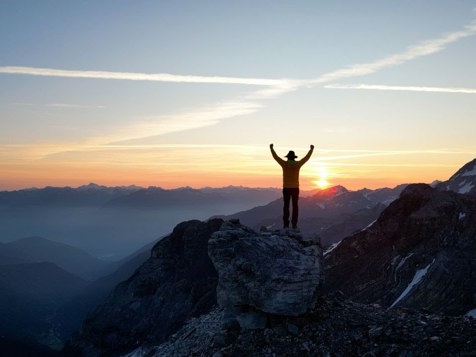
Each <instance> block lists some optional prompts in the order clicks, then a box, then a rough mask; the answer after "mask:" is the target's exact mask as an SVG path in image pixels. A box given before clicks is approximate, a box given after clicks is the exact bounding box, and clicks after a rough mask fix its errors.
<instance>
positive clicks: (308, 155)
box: [299, 145, 314, 164]
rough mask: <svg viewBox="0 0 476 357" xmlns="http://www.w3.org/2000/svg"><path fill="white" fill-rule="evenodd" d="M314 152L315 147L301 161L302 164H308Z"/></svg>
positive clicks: (312, 146)
mask: <svg viewBox="0 0 476 357" xmlns="http://www.w3.org/2000/svg"><path fill="white" fill-rule="evenodd" d="M313 151H314V145H311V147H310V149H309V151H308V153H307V154H306V156H304V157H303V158H302V159H301V160H299V162H300V163H302V164H305V163H306V162H307V160H309V159H310V158H311V155H312V152H313Z"/></svg>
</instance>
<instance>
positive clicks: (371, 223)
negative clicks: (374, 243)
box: [361, 220, 377, 232]
mask: <svg viewBox="0 0 476 357" xmlns="http://www.w3.org/2000/svg"><path fill="white" fill-rule="evenodd" d="M375 222H377V220H375V221H373V222H370V223H369V225H368V226H367V227H365V228H364V229H362V230H361V232H363V231H365V230H366V229H369V228H370V227H372V226H373V225H374V223H375Z"/></svg>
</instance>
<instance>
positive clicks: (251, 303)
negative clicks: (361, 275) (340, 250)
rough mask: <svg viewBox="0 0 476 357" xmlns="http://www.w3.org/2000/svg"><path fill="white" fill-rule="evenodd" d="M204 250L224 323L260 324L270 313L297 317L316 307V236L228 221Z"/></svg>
mask: <svg viewBox="0 0 476 357" xmlns="http://www.w3.org/2000/svg"><path fill="white" fill-rule="evenodd" d="M208 254H209V256H210V258H211V260H212V262H213V264H214V266H215V269H216V270H217V272H218V277H219V280H218V286H217V300H218V305H219V306H220V307H221V308H223V309H224V321H223V324H224V326H225V327H226V326H232V325H233V323H236V322H237V323H239V326H240V327H241V328H242V329H254V328H265V327H266V325H267V323H268V320H269V318H270V317H272V316H300V315H303V314H305V313H306V312H309V311H311V310H312V309H313V308H314V307H315V306H316V302H317V297H318V293H319V287H320V285H321V282H322V279H323V269H322V261H323V259H322V250H321V248H320V245H319V241H318V239H316V238H314V239H313V238H310V239H306V238H305V237H303V236H301V235H300V234H298V233H295V232H293V231H289V230H283V231H273V232H261V233H256V232H255V231H253V230H252V229H250V228H248V227H246V226H243V225H241V224H239V222H238V221H229V222H226V223H224V224H223V225H222V227H221V228H220V230H219V231H217V232H215V233H213V235H212V237H211V238H210V240H209V242H208Z"/></svg>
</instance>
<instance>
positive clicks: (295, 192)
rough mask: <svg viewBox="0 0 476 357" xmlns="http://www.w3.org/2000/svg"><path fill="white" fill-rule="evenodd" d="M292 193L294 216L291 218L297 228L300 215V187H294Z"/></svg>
mask: <svg viewBox="0 0 476 357" xmlns="http://www.w3.org/2000/svg"><path fill="white" fill-rule="evenodd" d="M292 190H293V191H292V193H291V198H292V201H293V216H292V219H291V223H292V225H293V228H297V223H298V217H299V206H298V201H299V188H293V189H292Z"/></svg>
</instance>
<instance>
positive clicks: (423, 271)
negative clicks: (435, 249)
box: [390, 259, 435, 307]
mask: <svg viewBox="0 0 476 357" xmlns="http://www.w3.org/2000/svg"><path fill="white" fill-rule="evenodd" d="M434 262H435V259H433V261H432V262H431V263H430V264H428V265H427V266H426V267H425V268H423V269H419V270H417V271H416V273H415V276H414V277H413V279H412V281H411V282H410V284H408V286H407V287H406V289H405V290H404V291H403V293H401V294H400V296H399V297H398V298H397V300H395V301H394V302H393V304H392V305H390V307H394V306H395V305H397V304H398V303H399V302H400V300H402V299H404V298H405V297H406V296H407V295H408V293H409V292H410V291H411V290H412V289H413V288H414V287H415V286H416V285H418V284H419V283H420V281H421V280H422V279H423V277H424V276H425V275H426V273H428V269H430V266H431V265H432V264H433V263H434Z"/></svg>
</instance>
